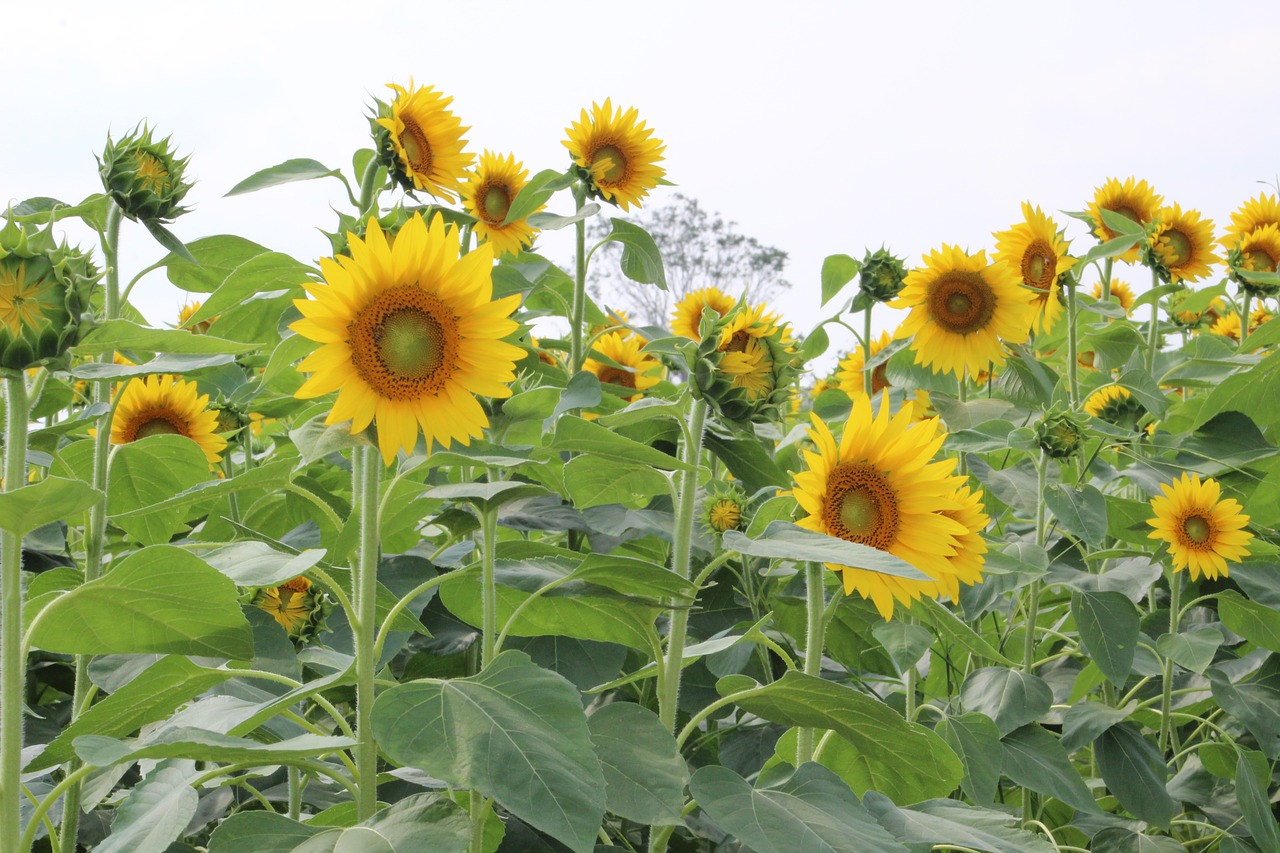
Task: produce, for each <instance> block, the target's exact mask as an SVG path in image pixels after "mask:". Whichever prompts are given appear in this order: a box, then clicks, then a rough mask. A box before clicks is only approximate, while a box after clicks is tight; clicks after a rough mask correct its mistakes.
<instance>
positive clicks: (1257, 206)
mask: <svg viewBox="0 0 1280 853" xmlns="http://www.w3.org/2000/svg"><path fill="white" fill-rule="evenodd" d="M1268 225H1277V226H1280V197H1277V196H1274V195H1267V194H1265V193H1263V194H1260V195H1256V196H1254V197H1253V198H1251V199H1249V200H1248V201H1246V202H1245V203H1244V204H1242V205H1240V207H1239V208H1237V209H1236V212H1235V213H1233V214H1231V224H1230V225H1228V226H1227V233H1228V234H1233V235H1236V236H1238V237H1243V236H1244V235H1246V234H1250V233H1252V232H1254V231H1256V230H1258V229H1259V228H1265V227H1266V226H1268Z"/></svg>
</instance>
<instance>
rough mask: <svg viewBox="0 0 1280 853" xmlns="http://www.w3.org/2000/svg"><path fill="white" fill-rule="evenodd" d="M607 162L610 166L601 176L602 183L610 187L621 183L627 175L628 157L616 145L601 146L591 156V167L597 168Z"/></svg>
mask: <svg viewBox="0 0 1280 853" xmlns="http://www.w3.org/2000/svg"><path fill="white" fill-rule="evenodd" d="M605 160H607V161H608V162H609V165H608V167H607V168H606V169H605V170H604V173H603V174H602V175H601V176H600V182H601V183H605V184H610V185H612V184H617V183H619V182H621V181H622V179H623V178H624V177H626V174H627V155H626V154H623V153H622V149H621V148H619V147H618V146H616V145H613V144H608V145H601V146H600V147H599V148H597V149H596V150H595V153H594V154H592V155H591V165H592V166H595V165H597V164H599V163H602V162H603V161H605Z"/></svg>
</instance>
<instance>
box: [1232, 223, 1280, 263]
mask: <svg viewBox="0 0 1280 853" xmlns="http://www.w3.org/2000/svg"><path fill="white" fill-rule="evenodd" d="M1222 245H1223V246H1225V247H1226V248H1227V249H1228V250H1239V252H1240V268H1241V269H1245V270H1249V271H1250V272H1275V271H1276V269H1277V267H1280V227H1278V226H1276V225H1263V226H1262V227H1260V228H1255V229H1253V230H1252V231H1250V232H1249V233H1247V234H1228V235H1227V236H1226V237H1223V238H1222Z"/></svg>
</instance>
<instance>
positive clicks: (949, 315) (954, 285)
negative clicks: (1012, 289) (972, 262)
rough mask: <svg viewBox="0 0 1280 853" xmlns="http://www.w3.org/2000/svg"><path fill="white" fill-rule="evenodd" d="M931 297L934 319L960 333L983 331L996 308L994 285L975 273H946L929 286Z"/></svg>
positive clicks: (946, 327) (932, 317)
mask: <svg viewBox="0 0 1280 853" xmlns="http://www.w3.org/2000/svg"><path fill="white" fill-rule="evenodd" d="M928 300H929V315H930V317H931V319H932V320H933V321H934V322H935V323H937V324H938V325H939V326H942V327H943V328H944V329H946V330H947V331H948V332H952V333H954V334H957V335H968V334H972V333H974V332H980V331H982V330H983V329H984V328H986V326H987V324H988V323H989V322H990V321H991V317H992V315H993V314H994V313H995V309H996V296H995V294H994V293H992V292H991V286H990V285H988V284H987V282H986V281H985V280H984V279H983V278H982V275H981V274H979V273H976V272H962V271H952V272H948V273H946V274H944V275H943V276H942V277H940V278H939V279H938V280H937V281H936V282H935V283H934V285H933V287H932V288H931V289H930V291H929V297H928Z"/></svg>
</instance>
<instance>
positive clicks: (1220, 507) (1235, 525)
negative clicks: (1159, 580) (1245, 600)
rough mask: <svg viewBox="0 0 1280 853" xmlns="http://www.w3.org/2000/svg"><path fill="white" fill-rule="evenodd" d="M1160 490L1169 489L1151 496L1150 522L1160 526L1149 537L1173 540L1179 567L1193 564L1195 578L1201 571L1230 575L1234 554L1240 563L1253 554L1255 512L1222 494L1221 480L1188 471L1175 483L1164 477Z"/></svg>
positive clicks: (1212, 576)
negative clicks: (1245, 511) (1251, 527)
mask: <svg viewBox="0 0 1280 853" xmlns="http://www.w3.org/2000/svg"><path fill="white" fill-rule="evenodd" d="M1160 491H1161V492H1163V493H1164V494H1163V495H1157V496H1156V497H1154V498H1152V499H1151V511H1152V512H1154V513H1155V518H1149V519H1147V524H1149V525H1151V526H1152V527H1154V528H1155V530H1153V531H1152V532H1151V533H1148V534H1147V537H1148V538H1150V539H1162V540H1164V541H1165V542H1168V543H1169V554H1170V555H1171V556H1172V557H1173V570H1174V571H1175V572H1180V571H1182V570H1183V569H1189V570H1190V572H1191V579H1192V580H1193V581H1194V580H1198V579H1199V578H1200V575H1201V574H1204V576H1205V577H1207V578H1209V579H1210V580H1214V579H1216V578H1217V577H1218V576H1219V575H1222V576H1223V577H1226V575H1227V561H1228V560H1230V561H1231V562H1233V563H1238V562H1240V558H1241V557H1247V556H1248V555H1249V547H1248V545H1249V540H1250V539H1252V538H1253V534H1252V533H1250V532H1249V531H1248V530H1245V529H1244V527H1245V525H1246V524H1248V523H1249V516H1247V515H1244V514H1243V513H1241V512H1240V510H1242V509H1243V507H1242V506H1240V504H1239V503H1237V502H1236V501H1235V500H1233V499H1231V498H1226V499H1222V487H1221V486H1219V485H1218V481H1217V480H1214V479H1208V480H1205V481H1204V482H1201V481H1200V475H1199V474H1188V473H1186V472H1183V474H1182V476H1181V477H1180V478H1178V479H1177V480H1174V481H1173V482H1172V483H1161V484H1160Z"/></svg>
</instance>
